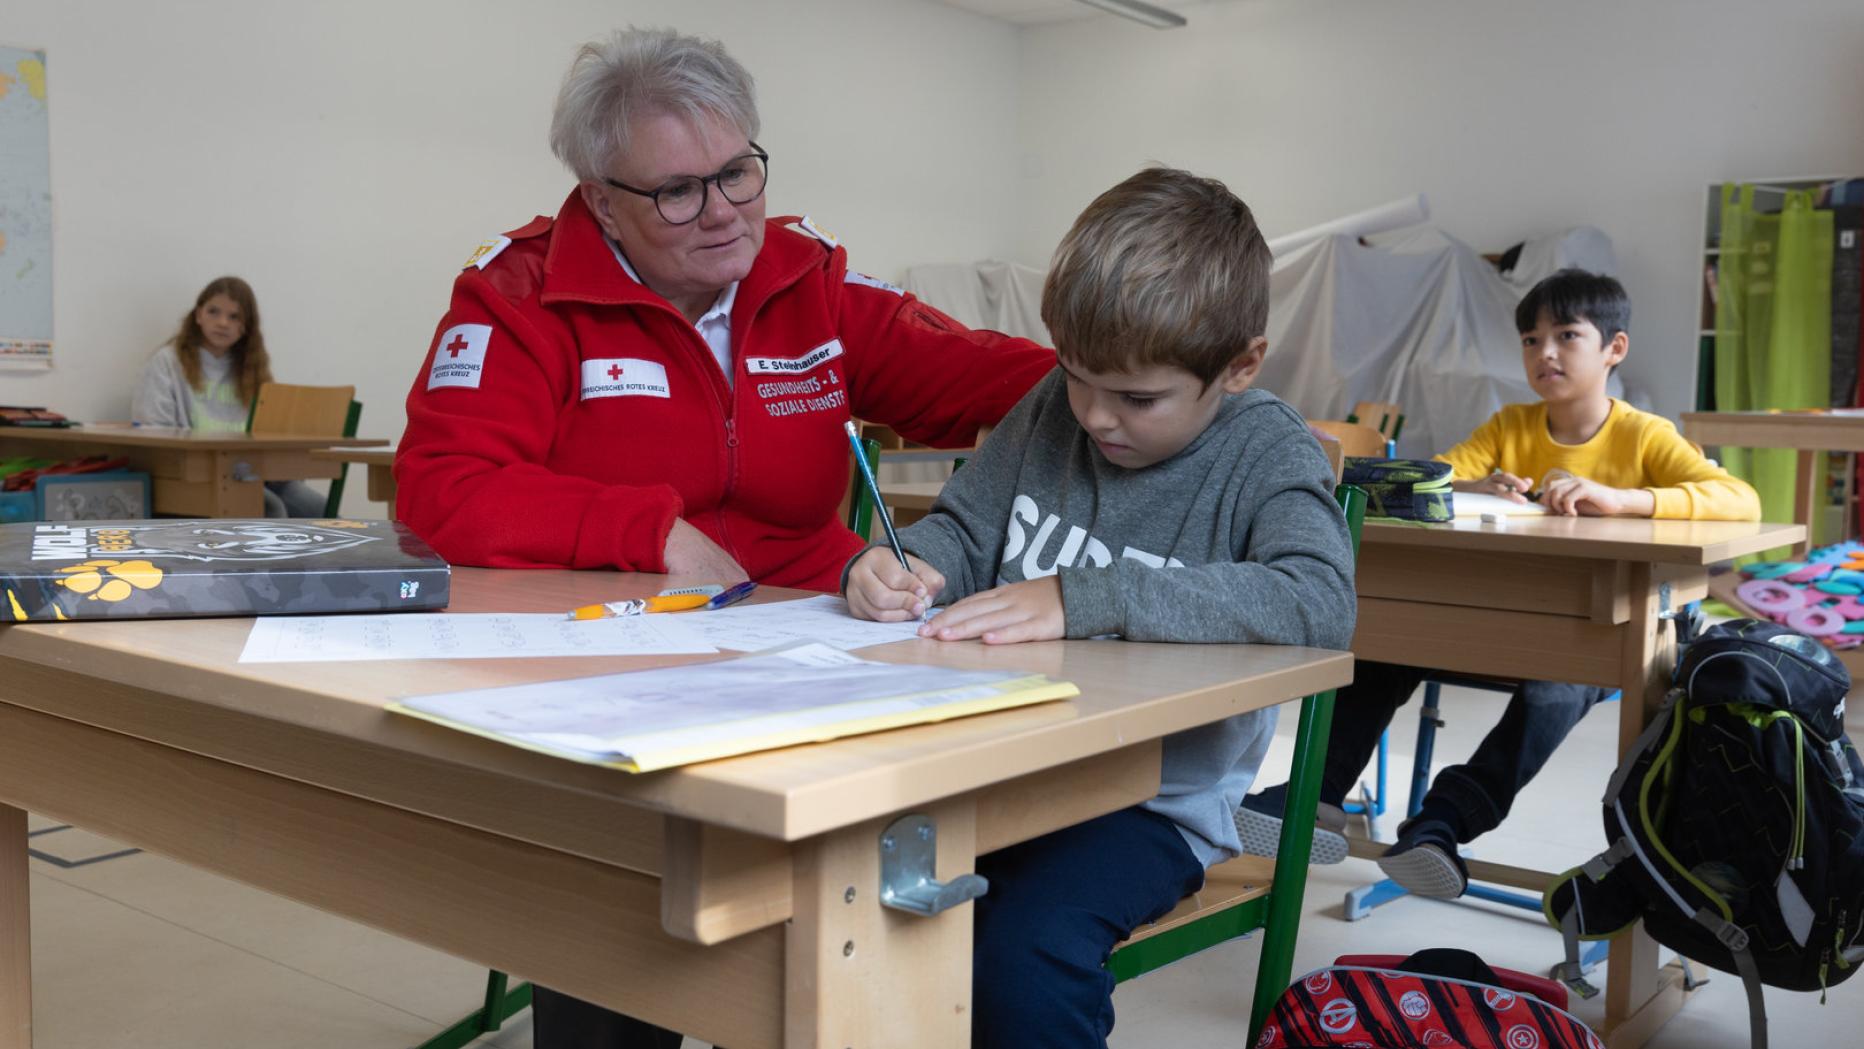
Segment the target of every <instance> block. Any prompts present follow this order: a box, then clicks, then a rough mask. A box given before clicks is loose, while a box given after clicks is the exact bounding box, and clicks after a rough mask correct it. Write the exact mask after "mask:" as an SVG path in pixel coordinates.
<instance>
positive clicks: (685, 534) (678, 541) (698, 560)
mask: <svg viewBox="0 0 1864 1049" xmlns="http://www.w3.org/2000/svg"><path fill="white" fill-rule="evenodd" d="M664 557H665V559H666V562H667V578H668V580H669V581H672V580H675V579H678V580H681V581H683V582H687V583H725V584H731V583H742V582H744V581H745V580H747V579H749V578H751V577H750V575H749V574H747V573H746V572H745V570H744V566H742V565H740V564H738V562H737V561H736V560H734V559H733V558H732V556H731V555H730V554H728V553H726V552H725V549H724V548H723V547H721V546H719V545H718V544H717V543H715V542H713V541H712V540H711V538H710V537H709V536H707V535H706V534H705V533H704V532H701V531H700V530H699V529H697V528H694V527H693V526H692V525H689V524H687V523H686V522H685V521H683V520H679V519H677V518H676V519H675V520H674V522H673V529H672V530H671V531H669V532H668V533H667V546H666V553H665V555H664Z"/></svg>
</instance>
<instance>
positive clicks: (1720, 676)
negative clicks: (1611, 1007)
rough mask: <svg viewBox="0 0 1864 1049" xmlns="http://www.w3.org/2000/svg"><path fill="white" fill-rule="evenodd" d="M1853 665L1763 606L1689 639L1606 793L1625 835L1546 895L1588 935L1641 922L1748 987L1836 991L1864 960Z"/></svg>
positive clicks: (1550, 916) (1758, 1019)
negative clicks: (1850, 696)
mask: <svg viewBox="0 0 1864 1049" xmlns="http://www.w3.org/2000/svg"><path fill="white" fill-rule="evenodd" d="M1850 687H1851V675H1850V674H1848V673H1847V672H1846V671H1845V668H1844V665H1843V664H1841V663H1839V662H1838V661H1837V660H1836V659H1835V658H1833V656H1832V653H1831V650H1830V649H1828V648H1826V647H1825V646H1824V645H1821V644H1819V643H1818V642H1816V641H1814V640H1812V639H1811V638H1807V637H1802V636H1800V635H1798V634H1795V633H1793V632H1792V631H1790V630H1788V629H1786V628H1785V627H1782V626H1779V625H1776V624H1773V623H1764V622H1759V621H1756V620H1752V619H1737V620H1734V621H1732V622H1728V623H1719V624H1717V625H1715V626H1713V627H1711V628H1709V630H1707V631H1706V632H1704V633H1703V634H1702V636H1701V637H1699V638H1698V639H1697V640H1696V641H1694V642H1693V643H1692V644H1690V646H1689V647H1688V649H1687V650H1686V651H1685V653H1684V656H1683V659H1682V662H1681V664H1680V666H1679V667H1678V669H1677V673H1676V682H1675V687H1673V688H1672V689H1671V690H1670V693H1669V695H1668V696H1667V697H1666V698H1665V700H1664V705H1663V708H1662V710H1661V711H1660V712H1659V713H1658V715H1657V718H1656V720H1655V721H1653V722H1652V723H1651V724H1650V727H1649V728H1648V729H1646V730H1645V732H1644V734H1643V735H1642V736H1641V737H1639V739H1638V741H1637V744H1636V745H1635V746H1634V747H1633V748H1632V750H1631V752H1630V753H1629V754H1627V755H1626V757H1625V759H1624V761H1623V762H1622V763H1621V764H1620V765H1619V766H1618V770H1617V771H1616V772H1614V773H1613V774H1612V778H1611V783H1610V785H1609V786H1607V787H1606V790H1605V798H1604V804H1605V839H1606V841H1608V842H1610V847H1609V848H1607V849H1606V850H1605V851H1604V852H1601V853H1599V854H1598V855H1597V856H1594V857H1593V858H1592V859H1590V860H1588V861H1586V863H1585V864H1584V865H1583V866H1581V867H1579V868H1576V869H1574V870H1571V871H1568V872H1566V873H1565V874H1563V875H1561V876H1560V877H1559V878H1558V879H1556V880H1555V881H1554V883H1553V885H1552V886H1551V887H1550V888H1548V890H1547V893H1546V896H1545V899H1544V905H1545V909H1546V913H1547V920H1548V921H1550V922H1552V923H1553V924H1554V925H1555V926H1557V927H1559V928H1560V930H1561V931H1562V932H1563V933H1564V934H1565V937H1566V947H1567V961H1566V963H1565V964H1564V965H1562V966H1561V967H1560V969H1559V970H1558V971H1557V973H1556V974H1557V975H1559V976H1560V977H1561V978H1562V979H1563V980H1565V981H1566V982H1567V983H1568V984H1569V985H1570V986H1572V987H1573V988H1574V989H1575V990H1577V991H1579V993H1581V994H1582V995H1588V996H1589V995H1590V993H1592V988H1591V987H1590V986H1588V985H1587V984H1586V983H1585V981H1584V979H1583V978H1582V976H1581V974H1580V970H1579V962H1578V959H1579V943H1578V941H1579V940H1582V939H1584V940H1602V939H1608V938H1610V937H1612V936H1614V935H1616V934H1618V933H1620V932H1623V931H1624V930H1626V929H1628V928H1630V927H1631V925H1632V924H1634V923H1635V922H1637V921H1638V920H1640V919H1641V920H1642V921H1643V922H1644V928H1645V931H1647V932H1649V933H1650V935H1651V936H1652V937H1654V938H1655V939H1656V940H1657V942H1659V943H1661V944H1664V945H1665V946H1667V947H1670V948H1672V949H1674V950H1675V951H1677V953H1679V954H1681V955H1683V956H1684V957H1685V958H1690V959H1694V960H1696V961H1700V962H1703V963H1705V964H1707V965H1711V966H1714V967H1715V968H1717V969H1721V970H1723V971H1724V972H1731V973H1736V974H1738V975H1739V976H1740V977H1741V982H1742V984H1743V986H1744V987H1745V988H1746V990H1747V996H1748V1015H1749V1023H1750V1027H1751V1034H1752V1042H1753V1046H1754V1049H1764V1047H1765V1046H1766V1044H1767V1015H1766V1010H1765V1007H1764V1006H1763V1004H1762V1001H1761V985H1762V984H1769V985H1772V986H1774V987H1781V988H1786V989H1788V990H1795V991H1811V990H1819V991H1823V990H1824V989H1825V988H1826V987H1829V986H1831V985H1833V984H1836V983H1839V982H1840V981H1843V980H1845V979H1846V978H1848V977H1849V976H1850V975H1851V974H1852V973H1853V972H1855V971H1856V970H1857V968H1858V966H1859V965H1860V964H1861V963H1864V763H1861V762H1860V761H1859V760H1858V753H1857V751H1856V750H1855V749H1854V748H1853V747H1852V746H1851V741H1850V740H1848V739H1846V738H1845V734H1844V709H1845V693H1846V692H1848V691H1849V690H1850Z"/></svg>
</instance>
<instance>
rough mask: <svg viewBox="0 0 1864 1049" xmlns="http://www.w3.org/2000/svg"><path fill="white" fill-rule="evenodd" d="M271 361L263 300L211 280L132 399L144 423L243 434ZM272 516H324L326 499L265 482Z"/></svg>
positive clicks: (236, 283)
mask: <svg viewBox="0 0 1864 1049" xmlns="http://www.w3.org/2000/svg"><path fill="white" fill-rule="evenodd" d="M271 381H272V360H271V357H270V355H269V354H267V353H266V349H265V335H264V334H263V333H262V332H261V331H260V329H259V302H258V300H257V299H256V298H255V297H254V296H253V293H252V285H250V284H247V283H246V282H245V281H243V280H241V279H240V278H238V277H219V278H216V279H215V280H212V281H210V282H208V285H207V286H206V287H205V288H202V289H201V293H200V294H199V295H197V296H195V298H194V308H193V309H191V310H189V311H188V312H187V313H185V314H183V315H182V317H181V325H180V327H179V328H178V329H177V330H176V331H175V334H174V335H173V336H172V337H170V338H169V340H168V341H167V342H164V343H163V344H162V345H161V346H159V347H157V348H156V350H155V352H154V353H153V354H151V355H150V357H149V363H148V364H147V365H145V366H144V367H143V370H142V379H141V380H140V381H139V382H138V383H137V384H136V393H135V395H134V396H133V397H132V398H131V399H130V418H131V419H132V420H134V421H135V422H136V424H137V425H139V426H167V427H175V428H178V429H184V430H201V431H205V432H210V433H211V432H221V433H227V432H239V431H243V430H245V429H246V418H247V415H248V414H249V412H250V406H251V404H252V399H253V398H254V397H256V396H258V393H259V387H260V385H262V384H264V383H268V382H271ZM265 488H266V492H265V511H266V516H267V517H321V516H323V512H324V501H325V497H324V496H323V494H322V493H320V492H318V491H317V490H316V489H315V488H312V487H311V486H310V485H307V484H305V483H304V482H303V481H268V482H266V486H265Z"/></svg>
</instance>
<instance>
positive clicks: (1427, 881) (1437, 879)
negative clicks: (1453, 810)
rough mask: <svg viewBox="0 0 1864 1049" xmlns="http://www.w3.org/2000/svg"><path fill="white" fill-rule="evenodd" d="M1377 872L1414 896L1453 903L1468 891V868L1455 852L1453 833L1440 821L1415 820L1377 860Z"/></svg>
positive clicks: (1405, 827)
mask: <svg viewBox="0 0 1864 1049" xmlns="http://www.w3.org/2000/svg"><path fill="white" fill-rule="evenodd" d="M1379 870H1382V871H1384V872H1385V876H1386V877H1387V878H1390V879H1391V880H1392V881H1395V882H1397V883H1398V884H1399V886H1401V887H1402V888H1403V889H1404V890H1405V891H1406V892H1408V893H1410V894H1411V895H1413V896H1428V897H1431V898H1432V899H1438V900H1454V899H1456V898H1457V897H1458V896H1461V895H1462V894H1463V892H1464V891H1465V890H1467V889H1468V888H1469V868H1468V867H1467V866H1466V865H1465V864H1464V863H1463V857H1462V856H1460V855H1458V853H1457V851H1456V832H1455V831H1453V830H1451V829H1450V825H1449V824H1448V823H1445V822H1443V821H1442V820H1433V819H1414V820H1410V821H1408V822H1406V823H1405V824H1404V825H1403V826H1402V827H1399V828H1398V840H1397V841H1396V842H1394V843H1393V844H1392V847H1391V848H1389V849H1386V850H1385V855H1383V856H1380V857H1379Z"/></svg>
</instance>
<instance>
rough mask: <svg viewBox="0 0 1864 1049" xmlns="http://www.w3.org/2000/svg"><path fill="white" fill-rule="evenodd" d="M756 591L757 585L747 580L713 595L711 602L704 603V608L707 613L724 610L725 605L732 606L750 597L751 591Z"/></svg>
mask: <svg viewBox="0 0 1864 1049" xmlns="http://www.w3.org/2000/svg"><path fill="white" fill-rule="evenodd" d="M756 589H757V584H756V583H753V582H751V581H750V580H748V579H747V580H745V581H744V582H742V583H739V584H738V585H736V586H734V587H731V588H729V589H727V590H725V591H723V592H722V593H717V594H713V595H712V600H710V601H707V602H706V603H705V607H706V609H707V611H710V610H712V609H715V608H724V607H725V606H726V605H729V604H733V603H734V602H738V601H742V600H744V599H745V598H747V597H750V596H751V591H753V590H756Z"/></svg>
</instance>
